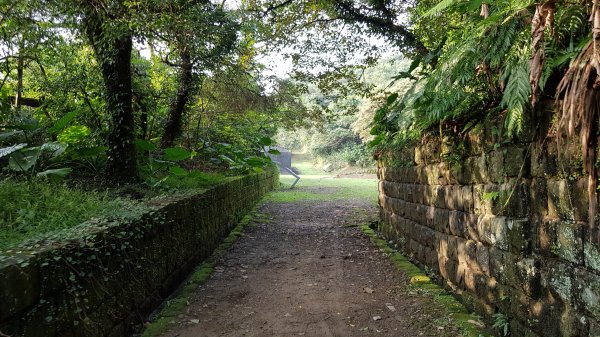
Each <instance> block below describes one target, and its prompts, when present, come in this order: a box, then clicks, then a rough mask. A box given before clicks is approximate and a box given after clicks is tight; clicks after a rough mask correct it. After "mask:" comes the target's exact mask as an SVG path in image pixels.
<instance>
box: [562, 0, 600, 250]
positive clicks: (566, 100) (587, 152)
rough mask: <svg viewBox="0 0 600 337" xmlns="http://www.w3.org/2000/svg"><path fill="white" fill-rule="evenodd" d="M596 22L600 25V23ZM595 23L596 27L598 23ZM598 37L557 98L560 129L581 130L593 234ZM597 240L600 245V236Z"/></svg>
mask: <svg viewBox="0 0 600 337" xmlns="http://www.w3.org/2000/svg"><path fill="white" fill-rule="evenodd" d="M596 1H597V0H596ZM596 1H595V2H596ZM594 12H598V9H597V6H596V4H594ZM596 14H597V13H596ZM593 15H594V14H593ZM597 22H598V24H600V20H598V21H597ZM594 24H595V25H596V21H595V20H594ZM598 27H600V25H598ZM596 35H598V33H597V30H596V28H594V40H593V41H592V42H590V43H589V44H588V45H587V46H586V47H585V48H584V49H583V50H582V51H581V53H580V54H579V55H578V56H577V57H576V58H575V60H573V62H572V63H571V65H570V67H569V69H568V70H567V72H566V74H565V76H564V77H563V78H562V80H561V81H560V83H559V85H558V89H557V98H558V99H560V98H561V97H562V102H557V103H558V106H560V108H561V110H562V117H561V120H560V124H559V130H565V129H566V131H567V134H568V135H569V136H573V135H574V134H575V131H576V129H577V128H580V137H581V146H582V152H583V162H584V167H585V170H586V172H587V174H588V197H589V209H588V216H589V225H590V233H593V229H594V227H595V219H596V213H597V207H598V200H597V193H596V186H597V181H598V176H597V173H596V167H595V163H596V153H597V148H598V138H597V137H598V136H597V131H598V112H599V109H600V77H599V76H598V74H600V73H599V72H598V53H597V52H598V51H600V49H597V47H596V43H595V42H597V41H598V40H596ZM597 239H598V242H600V233H599V237H598V238H597Z"/></svg>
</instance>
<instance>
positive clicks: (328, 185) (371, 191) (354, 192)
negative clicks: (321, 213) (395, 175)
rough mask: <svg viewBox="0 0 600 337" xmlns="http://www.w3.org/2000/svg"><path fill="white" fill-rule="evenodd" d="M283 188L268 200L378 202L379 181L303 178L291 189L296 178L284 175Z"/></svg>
mask: <svg viewBox="0 0 600 337" xmlns="http://www.w3.org/2000/svg"><path fill="white" fill-rule="evenodd" d="M279 181H280V182H281V187H280V188H279V189H278V190H276V191H275V192H272V193H271V194H270V195H269V196H268V197H267V200H268V201H271V202H294V201H308V200H314V201H323V200H332V199H364V200H372V201H373V202H377V197H378V191H377V179H352V178H333V177H329V176H317V175H308V176H301V179H300V181H298V183H297V184H296V186H295V187H294V188H293V189H290V186H291V185H292V183H293V181H294V178H293V177H291V176H285V175H282V176H280V178H279Z"/></svg>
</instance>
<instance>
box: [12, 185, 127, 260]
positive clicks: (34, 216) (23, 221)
mask: <svg viewBox="0 0 600 337" xmlns="http://www.w3.org/2000/svg"><path fill="white" fill-rule="evenodd" d="M0 203H1V204H2V208H1V209H0V249H6V248H8V247H11V246H14V245H17V244H19V243H20V242H21V241H23V240H25V239H31V238H34V237H40V236H42V235H45V234H48V233H51V232H56V231H59V230H62V229H65V228H70V227H73V226H75V225H78V224H80V223H81V222H83V221H87V220H89V219H91V218H94V217H101V216H105V215H111V214H115V210H118V209H122V208H124V205H125V204H126V203H127V202H126V201H124V200H121V199H118V198H114V197H112V196H109V195H108V194H101V193H93V192H89V191H83V190H80V189H77V188H68V187H66V186H64V185H61V184H51V183H47V182H42V181H38V180H31V181H14V180H7V179H5V180H0Z"/></svg>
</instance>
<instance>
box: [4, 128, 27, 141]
mask: <svg viewBox="0 0 600 337" xmlns="http://www.w3.org/2000/svg"><path fill="white" fill-rule="evenodd" d="M22 134H23V131H21V130H17V131H11V132H3V133H0V140H5V139H9V138H12V137H14V136H19V135H22Z"/></svg>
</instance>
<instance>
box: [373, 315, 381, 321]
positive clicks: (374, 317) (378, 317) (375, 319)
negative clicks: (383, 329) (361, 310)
mask: <svg viewBox="0 0 600 337" xmlns="http://www.w3.org/2000/svg"><path fill="white" fill-rule="evenodd" d="M380 319H381V316H373V320H374V321H379V320H380Z"/></svg>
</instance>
